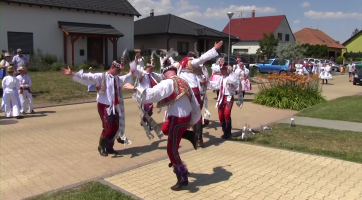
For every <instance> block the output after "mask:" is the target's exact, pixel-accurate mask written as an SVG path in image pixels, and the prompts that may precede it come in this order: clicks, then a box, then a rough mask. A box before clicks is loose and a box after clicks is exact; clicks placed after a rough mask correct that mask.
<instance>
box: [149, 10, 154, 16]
mask: <svg viewBox="0 0 362 200" xmlns="http://www.w3.org/2000/svg"><path fill="white" fill-rule="evenodd" d="M153 16H155V13H154V12H153V9H151V13H150V17H153Z"/></svg>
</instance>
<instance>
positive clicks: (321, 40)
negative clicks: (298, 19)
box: [294, 28, 346, 58]
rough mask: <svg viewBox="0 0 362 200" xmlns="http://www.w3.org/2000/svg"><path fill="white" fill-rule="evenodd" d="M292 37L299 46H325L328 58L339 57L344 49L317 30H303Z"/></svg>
mask: <svg viewBox="0 0 362 200" xmlns="http://www.w3.org/2000/svg"><path fill="white" fill-rule="evenodd" d="M294 37H295V39H296V40H297V41H298V42H300V43H301V44H306V43H309V44H311V45H317V44H319V45H327V47H328V55H329V57H328V58H330V57H334V58H337V57H338V56H341V54H342V50H343V49H346V47H345V46H343V45H342V44H340V43H339V42H337V41H336V40H334V39H333V38H331V37H330V36H329V35H327V34H325V33H324V32H323V31H321V30H318V29H312V28H304V29H302V30H300V31H297V32H295V33H294Z"/></svg>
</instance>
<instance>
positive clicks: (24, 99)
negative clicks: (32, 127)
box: [16, 66, 35, 114]
mask: <svg viewBox="0 0 362 200" xmlns="http://www.w3.org/2000/svg"><path fill="white" fill-rule="evenodd" d="M18 70H19V73H20V74H19V75H18V76H17V77H16V78H17V79H18V80H19V83H20V89H19V97H20V103H21V109H20V113H21V114H24V113H30V114H35V112H34V110H33V96H32V94H31V89H30V87H31V79H30V76H29V75H28V74H26V67H24V66H21V67H20V68H19V69H18Z"/></svg>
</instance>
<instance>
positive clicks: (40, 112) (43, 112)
mask: <svg viewBox="0 0 362 200" xmlns="http://www.w3.org/2000/svg"><path fill="white" fill-rule="evenodd" d="M38 113H39V114H45V113H56V111H39V112H35V114H38Z"/></svg>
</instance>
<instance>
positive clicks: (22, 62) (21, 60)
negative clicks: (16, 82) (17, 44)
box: [13, 49, 29, 73]
mask: <svg viewBox="0 0 362 200" xmlns="http://www.w3.org/2000/svg"><path fill="white" fill-rule="evenodd" d="M16 52H17V55H16V56H14V57H13V63H14V70H15V71H16V72H17V73H19V71H18V68H19V67H21V66H23V67H26V68H28V67H29V62H28V58H27V57H26V56H25V55H24V54H23V51H22V50H21V49H17V50H16Z"/></svg>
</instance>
